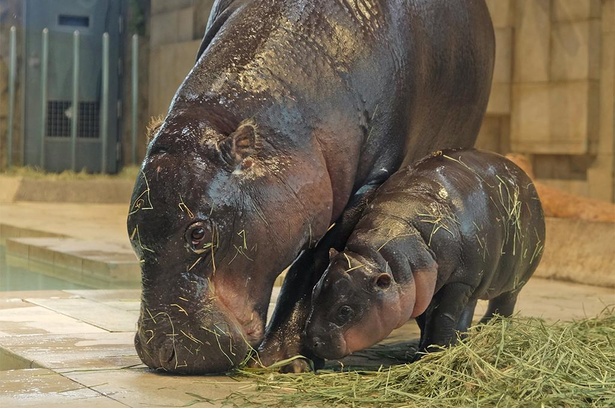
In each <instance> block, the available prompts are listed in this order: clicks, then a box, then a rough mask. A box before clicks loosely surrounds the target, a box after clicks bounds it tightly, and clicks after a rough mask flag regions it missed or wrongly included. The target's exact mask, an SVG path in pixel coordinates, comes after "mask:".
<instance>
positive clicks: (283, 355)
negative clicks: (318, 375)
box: [247, 342, 325, 373]
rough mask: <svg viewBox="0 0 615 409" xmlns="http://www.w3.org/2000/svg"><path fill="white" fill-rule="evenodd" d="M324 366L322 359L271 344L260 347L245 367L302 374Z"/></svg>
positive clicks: (293, 348) (291, 347)
mask: <svg viewBox="0 0 615 409" xmlns="http://www.w3.org/2000/svg"><path fill="white" fill-rule="evenodd" d="M324 364H325V360H324V359H322V358H319V357H316V356H313V355H312V354H306V353H301V351H299V348H296V346H290V347H286V348H285V347H284V346H282V345H281V344H279V343H276V342H272V343H267V344H264V345H261V348H259V350H258V351H257V352H256V354H255V355H254V356H253V357H252V358H251V359H250V361H249V362H248V364H247V365H248V367H250V368H269V369H272V370H278V371H279V372H281V373H303V372H310V371H316V370H317V369H321V368H323V367H324Z"/></svg>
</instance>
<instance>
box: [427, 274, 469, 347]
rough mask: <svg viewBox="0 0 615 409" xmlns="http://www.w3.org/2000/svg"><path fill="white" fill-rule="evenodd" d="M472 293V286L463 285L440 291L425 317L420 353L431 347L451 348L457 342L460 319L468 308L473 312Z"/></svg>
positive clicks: (447, 286) (459, 284) (452, 285)
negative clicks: (470, 304) (470, 305)
mask: <svg viewBox="0 0 615 409" xmlns="http://www.w3.org/2000/svg"><path fill="white" fill-rule="evenodd" d="M472 291H473V288H472V287H471V286H469V285H467V284H463V283H451V284H447V285H445V286H444V287H442V288H441V289H440V291H438V293H437V294H436V296H435V297H434V300H433V301H432V305H433V308H431V307H432V305H430V308H429V309H428V311H427V313H428V314H426V316H425V324H424V329H423V330H422V334H421V343H420V344H419V351H429V346H430V345H439V346H449V345H453V344H455V343H456V342H457V332H456V331H457V328H458V325H459V322H460V318H461V317H462V315H464V312H465V311H466V308H468V309H469V310H470V309H471V310H472V311H473V307H468V302H469V299H470V295H471V294H472ZM474 306H476V304H475V303H474ZM466 315H467V314H466ZM465 321H467V318H465V316H464V322H465ZM466 329H467V328H466Z"/></svg>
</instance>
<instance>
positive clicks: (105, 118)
mask: <svg viewBox="0 0 615 409" xmlns="http://www.w3.org/2000/svg"><path fill="white" fill-rule="evenodd" d="M100 103H101V105H102V106H101V110H100V142H101V146H102V164H101V167H100V172H101V173H107V139H108V137H109V135H108V133H109V131H108V125H109V33H104V34H103V36H102V95H101V102H100Z"/></svg>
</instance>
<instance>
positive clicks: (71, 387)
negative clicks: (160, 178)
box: [0, 203, 615, 407]
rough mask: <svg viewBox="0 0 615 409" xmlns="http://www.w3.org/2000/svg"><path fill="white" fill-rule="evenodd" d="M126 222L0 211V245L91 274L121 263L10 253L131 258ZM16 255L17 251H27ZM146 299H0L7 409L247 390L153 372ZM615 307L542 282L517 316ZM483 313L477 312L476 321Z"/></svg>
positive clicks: (204, 397) (64, 293)
mask: <svg viewBox="0 0 615 409" xmlns="http://www.w3.org/2000/svg"><path fill="white" fill-rule="evenodd" d="M125 214H126V206H124V205H83V204H49V203H46V204H45V203H13V204H0V239H1V240H3V242H4V243H6V244H7V261H10V260H13V261H14V260H17V259H20V258H22V259H25V260H26V261H25V262H24V263H25V265H26V266H32V267H41V266H43V265H48V264H51V265H52V267H51V268H49V266H47V270H48V272H49V271H51V272H52V273H55V274H61V273H62V271H63V270H66V271H71V272H72V273H71V274H73V273H74V271H76V267H75V265H76V264H75V263H77V261H78V260H79V259H80V258H81V260H82V261H81V262H80V263H77V264H78V268H79V271H81V274H82V275H86V274H89V269H88V267H87V266H88V265H89V264H88V261H87V260H89V259H91V258H92V257H98V258H99V259H100V260H102V261H100V263H103V264H105V263H106V265H108V266H113V265H115V264H117V263H118V261H117V260H115V259H113V257H112V254H110V255H109V256H108V257H107V256H105V257H107V258H105V257H103V256H101V255H100V254H98V255H97V254H94V255H92V252H91V249H90V250H89V251H83V252H81V253H80V252H79V251H77V250H78V249H76V248H75V247H73V248H71V245H69V244H68V243H69V242H63V246H58V247H56V248H55V249H56V250H54V251H55V253H54V252H52V254H53V257H51V258H47V259H45V258H44V257H43V256H41V255H40V254H41V252H42V251H41V250H40V249H41V248H42V247H40V246H39V245H42V244H41V243H40V242H36V241H29V242H28V243H29V244H28V245H29V247H28V249H27V251H26V252H25V254H24V252H23V251H22V252H21V253H19V254H9V252H8V244H9V243H10V241H11V240H18V239H24V240H25V239H26V238H30V237H33V236H34V237H49V236H55V237H56V238H66V239H69V240H72V241H71V242H70V243H73V244H72V246H76V247H77V248H78V247H79V246H84V244H83V243H91V242H97V243H99V247H98V248H103V247H104V246H103V245H102V244H101V243H104V244H105V246H107V245H108V246H110V247H109V248H113V249H116V250H117V249H118V248H119V249H124V250H127V249H129V245H128V239H127V234H126V232H125V221H124V220H125ZM75 239H77V240H75ZM28 240H29V239H28ZM43 242H45V241H44V240H43ZM45 243H47V244H45V245H47V246H48V244H49V242H45ZM37 246H39V247H37ZM43 247H44V246H43ZM86 247H87V246H86ZM15 248H17V249H18V250H16V251H18V252H19V248H22V247H19V246H17V247H13V249H15ZM105 248H107V247H105ZM45 251H47V250H45ZM43 253H45V252H43ZM47 253H48V252H47ZM47 253H45V254H47ZM66 253H70V254H71V256H70V257H65V254H66ZM40 257H43V258H40ZM29 258H32V260H33V261H28V260H29ZM9 259H10V260H9ZM41 260H42V261H41ZM67 260H68V261H67ZM124 261H125V260H124ZM124 261H122V262H124ZM130 262H134V260H132V261H130ZM90 264H91V263H90ZM0 268H2V266H0ZM112 270H113V268H111V267H110V270H109V271H112ZM114 271H119V270H114ZM73 275H74V274H73ZM139 297H140V294H139V290H138V289H110V290H83V289H78V290H53V291H49V290H40V291H5V292H0V407H34V406H45V407H144V406H146V407H150V406H157V407H160V406H195V407H207V406H220V405H221V404H222V403H221V401H220V400H219V399H222V398H224V397H226V396H228V394H229V393H231V392H233V391H237V390H242V391H248V390H250V388H251V387H252V386H253V385H252V384H251V383H250V382H247V381H237V380H235V379H232V378H230V377H223V376H195V377H188V376H172V375H167V374H161V373H157V372H153V371H150V370H148V369H146V368H145V367H144V366H143V365H142V364H141V363H140V361H139V358H138V357H137V355H136V352H135V350H134V348H133V345H132V338H133V335H134V331H135V326H136V320H137V317H138V309H139ZM612 304H615V290H614V289H613V288H603V287H595V286H587V285H580V284H572V283H567V282H561V281H551V280H545V279H540V278H536V277H535V278H533V279H532V280H530V282H529V283H528V284H527V285H526V287H525V288H524V290H523V291H522V292H521V295H520V298H519V303H518V308H517V310H518V311H519V312H520V314H522V315H525V316H536V317H542V318H545V319H547V320H549V321H554V320H570V319H577V318H583V317H591V316H595V315H596V314H598V313H599V312H600V311H601V310H602V309H603V308H604V307H605V306H606V305H612ZM484 308H485V305H484V304H479V308H478V309H477V314H476V315H477V317H478V316H479V315H480V314H481V313H482V311H483V310H484ZM417 336H418V332H417V328H416V325H415V324H414V323H413V322H410V323H408V324H406V325H405V326H404V327H402V328H400V329H398V330H396V331H395V332H394V333H393V334H391V336H390V337H389V338H388V339H387V340H386V345H385V346H378V347H375V348H373V349H372V350H371V351H368V352H367V353H359V354H356V356H353V357H349V358H348V359H346V360H344V364H345V365H346V366H347V365H359V366H361V367H377V366H378V365H380V364H383V363H384V364H386V363H389V362H392V361H389V360H386V359H383V358H382V354H381V353H374V352H381V351H382V350H383V349H384V350H385V351H386V350H387V348H388V349H389V350H391V351H393V349H394V348H397V349H399V345H400V343H401V344H402V345H404V343H406V344H407V341H408V340H410V339H414V338H416V337H417ZM393 352H395V351H393ZM397 352H399V351H397ZM402 352H403V351H402ZM390 355H395V353H391V354H390ZM374 357H378V359H375V358H374ZM335 364H336V363H331V365H332V366H335Z"/></svg>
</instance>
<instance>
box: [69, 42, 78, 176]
mask: <svg viewBox="0 0 615 409" xmlns="http://www.w3.org/2000/svg"><path fill="white" fill-rule="evenodd" d="M78 123H79V30H75V32H74V33H73V98H72V105H71V127H70V164H71V169H72V170H73V171H77V124H78Z"/></svg>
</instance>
